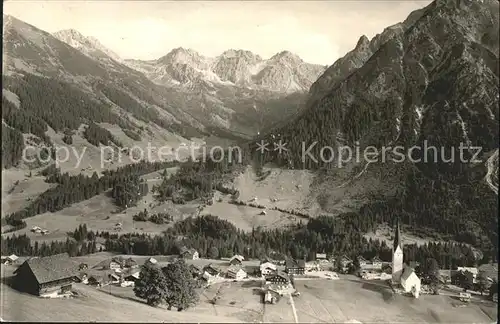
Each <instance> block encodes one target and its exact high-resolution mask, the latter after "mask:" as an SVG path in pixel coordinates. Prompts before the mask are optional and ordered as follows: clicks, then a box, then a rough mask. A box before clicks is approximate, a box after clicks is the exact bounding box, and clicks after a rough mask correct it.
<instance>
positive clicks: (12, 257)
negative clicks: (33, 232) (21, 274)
mask: <svg viewBox="0 0 500 324" xmlns="http://www.w3.org/2000/svg"><path fill="white" fill-rule="evenodd" d="M17 259H19V258H18V256H17V255H15V254H11V255H9V256H6V257H2V263H3V264H13V263H15V262H16V261H17Z"/></svg>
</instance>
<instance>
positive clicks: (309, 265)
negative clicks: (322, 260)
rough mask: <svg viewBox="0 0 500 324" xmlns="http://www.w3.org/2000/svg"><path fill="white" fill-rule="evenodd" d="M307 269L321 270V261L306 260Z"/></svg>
mask: <svg viewBox="0 0 500 324" xmlns="http://www.w3.org/2000/svg"><path fill="white" fill-rule="evenodd" d="M306 270H307V271H319V270H321V268H320V266H319V262H317V261H309V262H306Z"/></svg>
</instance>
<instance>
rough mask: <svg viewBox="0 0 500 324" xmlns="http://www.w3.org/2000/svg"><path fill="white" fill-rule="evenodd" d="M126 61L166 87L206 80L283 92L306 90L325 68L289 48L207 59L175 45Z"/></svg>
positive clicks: (239, 51)
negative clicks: (146, 58) (151, 56)
mask: <svg viewBox="0 0 500 324" xmlns="http://www.w3.org/2000/svg"><path fill="white" fill-rule="evenodd" d="M126 63H127V64H128V65H129V66H130V67H132V68H134V69H136V70H138V71H141V72H143V73H145V74H146V75H147V76H148V77H149V78H150V79H151V80H153V81H154V82H156V83H158V84H162V85H167V86H173V85H188V86H189V85H190V84H191V83H193V82H194V83H200V82H201V83H203V82H208V83H211V84H214V85H217V86H221V85H225V86H237V87H241V88H247V89H254V90H261V91H272V92H278V93H284V94H290V93H294V92H306V91H307V90H308V89H309V87H310V86H311V85H312V83H313V82H314V81H315V80H316V79H317V78H318V76H319V75H320V74H321V73H322V72H323V71H324V69H325V68H324V67H323V66H321V65H317V64H309V63H306V62H304V61H302V59H300V58H299V57H298V56H297V55H295V54H292V53H290V52H288V51H284V52H281V53H278V54H276V55H274V56H273V57H271V58H270V59H268V60H264V59H262V58H261V57H260V56H259V55H256V54H254V53H252V52H250V51H245V50H228V51H225V52H223V53H222V54H221V55H219V56H217V57H215V58H208V57H204V56H202V55H200V54H199V53H197V52H196V51H193V50H187V49H183V48H177V49H174V50H172V51H171V52H170V53H168V54H167V55H166V56H164V57H162V58H160V59H158V60H155V61H138V60H127V61H126Z"/></svg>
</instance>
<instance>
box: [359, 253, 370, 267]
mask: <svg viewBox="0 0 500 324" xmlns="http://www.w3.org/2000/svg"><path fill="white" fill-rule="evenodd" d="M358 262H359V266H360V267H365V266H366V265H367V264H368V261H367V260H366V259H365V258H363V257H362V256H361V255H360V256H358Z"/></svg>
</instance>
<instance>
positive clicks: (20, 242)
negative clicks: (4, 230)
mask: <svg viewBox="0 0 500 324" xmlns="http://www.w3.org/2000/svg"><path fill="white" fill-rule="evenodd" d="M1 244H2V246H1V250H2V255H9V254H16V255H20V256H41V257H44V256H49V255H54V254H59V253H68V254H69V255H70V256H80V255H87V254H91V253H96V252H99V250H98V249H97V244H96V241H95V240H94V241H81V242H78V241H75V240H72V239H70V238H68V239H66V241H51V242H50V243H47V242H42V243H41V244H40V243H39V242H38V241H36V242H34V243H32V242H31V240H30V238H29V237H28V236H26V234H23V235H19V236H16V235H15V234H13V235H12V237H5V238H4V237H3V236H2V238H1Z"/></svg>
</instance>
